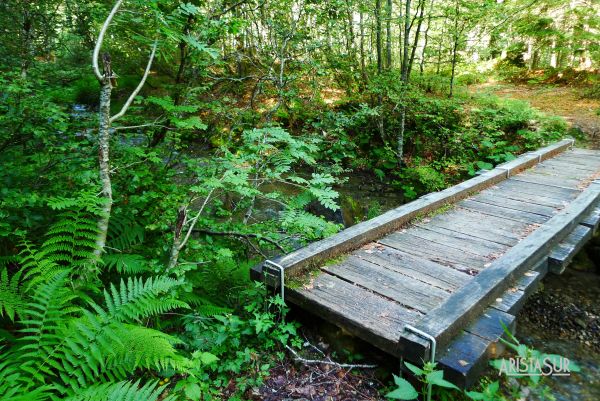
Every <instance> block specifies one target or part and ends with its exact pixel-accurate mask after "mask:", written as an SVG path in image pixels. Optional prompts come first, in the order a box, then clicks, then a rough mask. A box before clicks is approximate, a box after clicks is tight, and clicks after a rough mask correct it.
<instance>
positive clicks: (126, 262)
mask: <svg viewBox="0 0 600 401" xmlns="http://www.w3.org/2000/svg"><path fill="white" fill-rule="evenodd" d="M102 261H103V262H104V264H105V266H106V267H107V268H108V269H109V270H116V271H117V272H119V273H124V274H140V273H145V272H148V271H150V266H149V265H148V262H147V261H146V259H144V257H143V256H141V255H134V254H128V253H112V254H106V255H104V256H103V257H102Z"/></svg>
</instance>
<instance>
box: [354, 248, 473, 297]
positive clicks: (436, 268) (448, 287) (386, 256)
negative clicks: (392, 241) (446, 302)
mask: <svg viewBox="0 0 600 401" xmlns="http://www.w3.org/2000/svg"><path fill="white" fill-rule="evenodd" d="M352 255H353V256H356V257H359V258H361V259H364V260H366V261H369V262H371V263H376V264H378V265H380V266H382V267H385V268H386V269H389V270H392V271H395V272H397V273H399V274H403V275H405V276H408V277H411V278H413V279H415V280H419V281H422V282H424V283H427V284H429V285H432V286H435V287H437V288H441V289H443V290H445V291H449V292H451V291H454V290H456V289H457V288H459V287H461V286H463V285H465V284H466V283H468V282H469V280H471V279H472V278H473V277H472V276H470V275H468V274H466V273H462V272H459V271H457V270H454V269H450V268H448V267H446V266H442V265H440V264H438V263H435V262H432V261H430V260H428V259H424V258H421V257H418V256H414V255H411V254H408V253H406V252H402V251H399V250H397V249H394V248H390V247H388V246H385V245H379V244H378V246H373V247H370V248H369V249H366V247H363V248H362V249H359V250H356V251H354V252H353V253H352Z"/></svg>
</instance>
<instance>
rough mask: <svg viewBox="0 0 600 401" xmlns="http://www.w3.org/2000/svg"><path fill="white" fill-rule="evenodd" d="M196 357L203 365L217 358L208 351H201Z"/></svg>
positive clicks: (213, 361)
mask: <svg viewBox="0 0 600 401" xmlns="http://www.w3.org/2000/svg"><path fill="white" fill-rule="evenodd" d="M198 357H199V359H200V362H202V364H204V365H210V364H213V363H215V362H217V361H218V360H219V357H218V356H216V355H214V354H211V353H210V352H201V353H200V354H199V355H198Z"/></svg>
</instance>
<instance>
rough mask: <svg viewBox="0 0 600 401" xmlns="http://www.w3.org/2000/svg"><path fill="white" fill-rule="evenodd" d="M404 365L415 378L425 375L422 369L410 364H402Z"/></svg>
mask: <svg viewBox="0 0 600 401" xmlns="http://www.w3.org/2000/svg"><path fill="white" fill-rule="evenodd" d="M404 365H405V366H406V367H407V368H408V370H410V371H411V372H413V373H414V374H415V375H416V376H423V375H424V374H425V371H424V370H423V369H421V368H418V367H416V366H415V365H413V364H412V363H408V362H404Z"/></svg>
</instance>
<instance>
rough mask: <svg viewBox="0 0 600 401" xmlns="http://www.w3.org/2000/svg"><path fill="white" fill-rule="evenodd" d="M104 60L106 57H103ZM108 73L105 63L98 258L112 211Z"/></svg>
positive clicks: (102, 99) (101, 108)
mask: <svg viewBox="0 0 600 401" xmlns="http://www.w3.org/2000/svg"><path fill="white" fill-rule="evenodd" d="M105 59H106V56H105ZM110 76H111V75H109V71H106V62H105V78H104V79H103V80H102V82H101V85H102V87H101V89H100V111H99V120H100V127H99V135H98V159H99V164H100V182H101V184H102V197H103V198H104V201H105V203H104V205H103V207H102V215H101V216H100V219H99V220H98V236H97V237H96V250H95V251H94V255H95V256H96V257H98V258H100V256H101V255H102V252H103V251H104V246H105V245H106V236H107V233H108V222H109V219H110V212H111V210H112V204H113V197H112V184H111V180H110V155H109V151H110V127H111V123H110V96H111V92H112V84H111V82H110Z"/></svg>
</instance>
